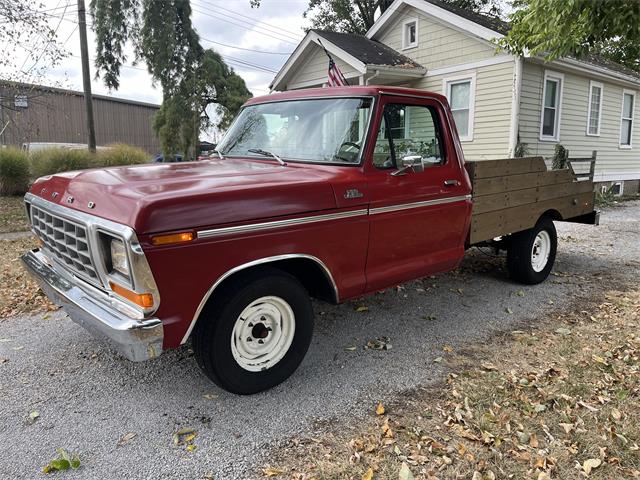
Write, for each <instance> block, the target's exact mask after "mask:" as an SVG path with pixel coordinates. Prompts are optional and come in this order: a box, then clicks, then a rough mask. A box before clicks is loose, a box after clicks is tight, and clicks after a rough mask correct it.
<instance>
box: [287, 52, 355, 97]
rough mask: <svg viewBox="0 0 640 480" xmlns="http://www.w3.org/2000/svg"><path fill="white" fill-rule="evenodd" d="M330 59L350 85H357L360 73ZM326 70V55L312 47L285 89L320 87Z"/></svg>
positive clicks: (324, 81)
mask: <svg viewBox="0 0 640 480" xmlns="http://www.w3.org/2000/svg"><path fill="white" fill-rule="evenodd" d="M332 57H333V60H334V62H335V63H336V65H337V66H338V68H340V71H341V72H342V74H343V75H344V76H345V77H347V80H349V82H350V83H353V84H355V85H358V82H359V80H358V78H357V76H359V75H360V73H359V72H358V71H357V70H355V69H354V68H353V67H351V66H350V65H349V64H347V63H346V62H343V61H342V60H341V59H339V58H337V57H336V56H335V55H332ZM328 68H329V59H328V58H327V55H326V54H325V53H324V51H323V50H322V49H321V48H320V47H318V46H314V47H313V51H312V52H311V55H310V56H309V58H308V59H307V60H306V62H305V63H304V64H303V65H302V66H301V67H300V68H298V69H297V71H296V72H295V74H294V75H293V76H292V77H291V79H290V80H289V81H288V82H287V88H286V89H287V90H295V89H298V88H304V87H310V86H322V85H323V84H324V83H326V81H327V71H328ZM352 76H356V78H355V80H353V79H352V78H351V77H352Z"/></svg>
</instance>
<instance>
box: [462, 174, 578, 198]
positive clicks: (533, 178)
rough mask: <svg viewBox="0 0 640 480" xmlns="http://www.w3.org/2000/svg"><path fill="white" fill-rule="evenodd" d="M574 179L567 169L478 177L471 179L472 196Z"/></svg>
mask: <svg viewBox="0 0 640 480" xmlns="http://www.w3.org/2000/svg"><path fill="white" fill-rule="evenodd" d="M576 180H577V179H576V176H575V175H574V174H573V173H572V172H571V171H570V170H569V169H564V170H552V171H550V172H532V173H522V174H516V175H505V176H501V177H489V178H479V179H474V180H473V196H474V198H476V197H482V196H484V195H493V194H496V193H503V192H511V191H514V190H524V189H526V188H532V187H538V186H543V185H556V184H561V183H571V182H574V181H576Z"/></svg>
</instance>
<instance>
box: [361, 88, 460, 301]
mask: <svg viewBox="0 0 640 480" xmlns="http://www.w3.org/2000/svg"><path fill="white" fill-rule="evenodd" d="M381 101H382V104H381V107H380V108H381V110H379V113H378V116H377V117H378V118H377V120H376V122H377V127H378V128H377V133H376V131H375V128H374V131H373V132H372V133H373V135H374V136H373V138H374V139H375V145H374V146H373V148H370V149H368V150H369V151H370V152H372V154H371V155H370V158H369V159H368V160H369V161H368V164H367V166H366V172H367V180H368V185H369V194H370V210H369V213H370V215H369V218H370V222H371V223H370V233H369V249H368V256H367V265H366V276H367V290H369V291H370V290H375V289H378V288H384V287H388V286H390V285H393V284H394V283H397V282H402V281H406V280H408V279H411V278H418V277H421V276H425V275H430V274H433V273H436V272H441V271H445V270H448V269H451V268H453V267H455V266H456V265H457V263H458V262H459V261H460V260H461V258H462V256H463V255H464V242H465V238H466V232H467V229H468V222H469V219H470V216H471V200H470V191H471V188H470V184H469V181H468V177H467V175H466V172H465V171H464V167H463V165H462V161H461V159H459V158H458V155H457V154H456V148H455V144H454V141H453V137H452V135H453V134H452V133H451V132H450V130H449V123H448V122H449V120H448V118H447V115H446V112H445V110H444V108H443V106H442V104H441V103H440V102H439V101H438V100H436V99H429V98H419V97H416V98H413V97H404V96H386V95H383V96H381ZM410 164H411V165H413V166H408V165H410Z"/></svg>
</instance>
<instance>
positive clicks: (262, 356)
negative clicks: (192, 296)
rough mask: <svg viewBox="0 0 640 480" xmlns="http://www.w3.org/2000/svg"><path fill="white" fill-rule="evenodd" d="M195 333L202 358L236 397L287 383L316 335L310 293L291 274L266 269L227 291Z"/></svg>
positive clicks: (211, 306) (210, 372) (239, 280)
mask: <svg viewBox="0 0 640 480" xmlns="http://www.w3.org/2000/svg"><path fill="white" fill-rule="evenodd" d="M217 293H218V294H217V295H216V296H215V298H213V299H212V301H211V302H210V304H209V305H208V306H207V308H205V309H204V310H203V313H202V315H201V318H200V319H199V320H198V323H197V324H196V329H195V330H194V334H193V347H194V351H195V356H196V360H197V361H198V364H199V365H200V367H201V368H202V369H203V370H204V372H205V373H206V374H207V376H208V377H209V378H210V379H211V380H213V381H214V382H215V383H216V384H217V385H218V386H220V387H222V388H224V389H225V390H228V391H230V392H232V393H238V394H242V395H248V394H252V393H257V392H261V391H263V390H267V389H269V388H271V387H274V386H275V385H278V384H279V383H281V382H283V381H284V380H286V379H287V378H288V377H289V376H290V375H291V374H292V373H293V372H294V371H295V370H296V369H297V368H298V365H300V362H302V359H303V358H304V356H305V354H306V353H307V349H308V348H309V344H310V343H311V336H312V333H313V309H312V306H311V301H310V299H309V295H308V293H307V291H306V290H305V289H304V287H303V286H302V285H301V284H300V282H298V280H297V279H296V278H295V277H293V276H291V275H289V274H288V273H286V272H282V271H280V270H276V269H269V268H264V269H260V270H258V271H254V272H252V273H250V274H247V275H243V276H241V277H239V278H237V279H235V280H231V282H230V283H229V284H227V285H225V286H224V287H223V289H222V290H221V291H220V292H217Z"/></svg>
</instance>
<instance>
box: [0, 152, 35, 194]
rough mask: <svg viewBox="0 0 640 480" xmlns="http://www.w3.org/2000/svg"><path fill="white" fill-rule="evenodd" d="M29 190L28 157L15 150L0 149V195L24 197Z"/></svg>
mask: <svg viewBox="0 0 640 480" xmlns="http://www.w3.org/2000/svg"><path fill="white" fill-rule="evenodd" d="M28 188H29V157H28V156H27V154H26V152H24V151H22V150H19V149H17V148H0V194H1V195H24V193H25V192H26V191H27V190H28Z"/></svg>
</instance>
